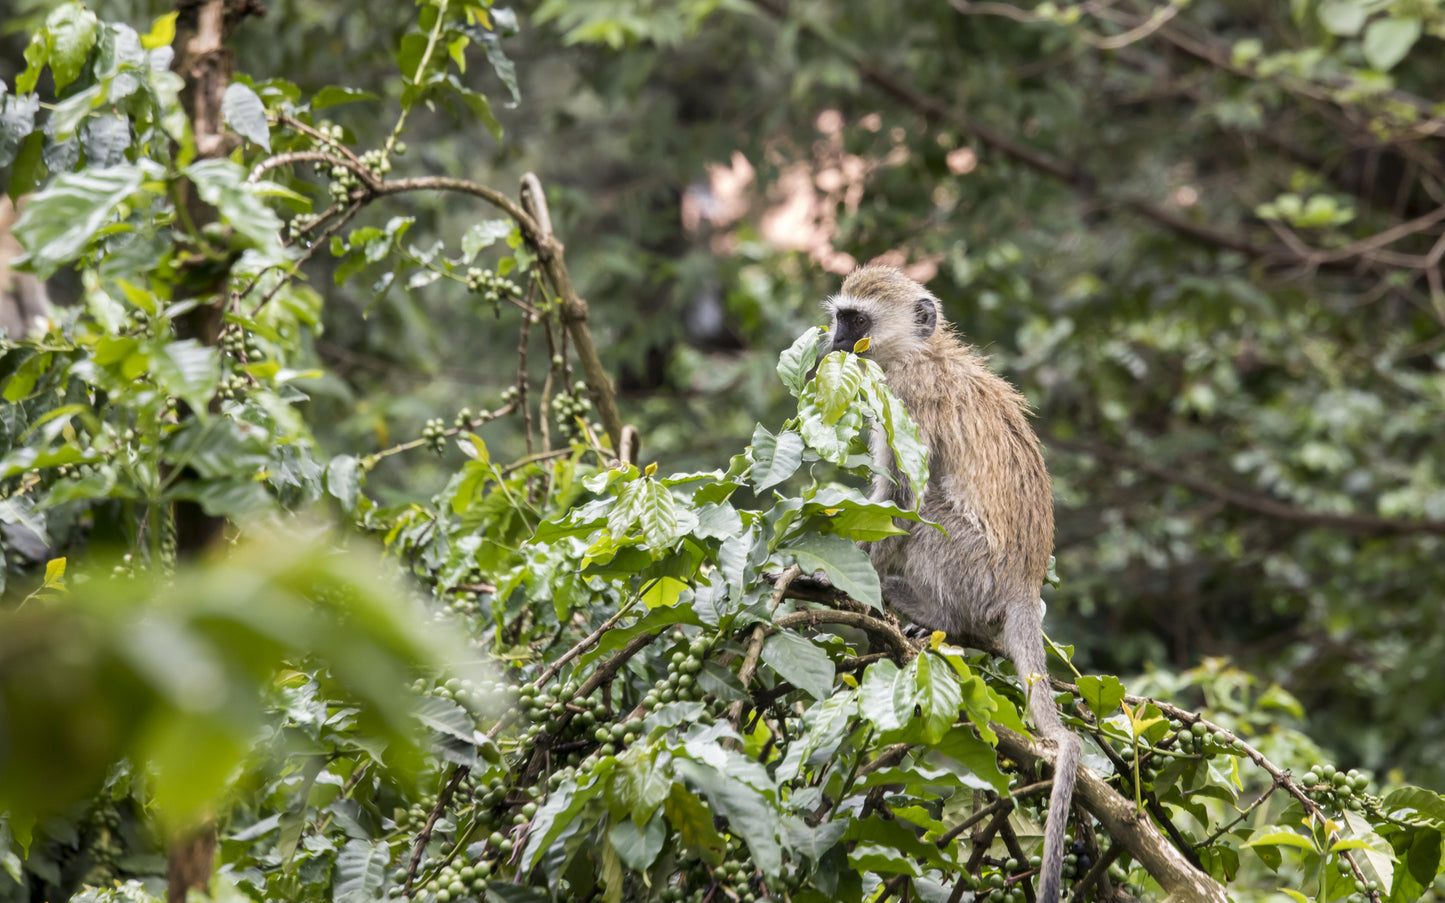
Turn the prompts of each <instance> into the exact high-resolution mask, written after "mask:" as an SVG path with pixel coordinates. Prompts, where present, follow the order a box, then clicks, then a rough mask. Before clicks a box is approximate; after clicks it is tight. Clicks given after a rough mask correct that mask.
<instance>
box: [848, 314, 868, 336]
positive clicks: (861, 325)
mask: <svg viewBox="0 0 1445 903" xmlns="http://www.w3.org/2000/svg"><path fill="white" fill-rule="evenodd" d="M848 320H849V325H851V326H852V327H853V328H854V329H856V330H858V331H859V332H862V331H863V330H865V329H867V328H868V316H867V314H860V313H854V314H853V315H852V316H851V317H849V318H848Z"/></svg>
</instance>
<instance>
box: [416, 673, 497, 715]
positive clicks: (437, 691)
mask: <svg viewBox="0 0 1445 903" xmlns="http://www.w3.org/2000/svg"><path fill="white" fill-rule="evenodd" d="M411 689H412V692H414V693H421V694H423V695H425V696H436V697H439V698H441V699H450V700H451V701H452V702H455V703H457V704H458V705H460V706H461V707H462V708H464V709H469V710H471V711H478V710H480V709H481V708H482V707H483V705H485V704H486V702H487V700H488V699H489V698H493V697H495V695H496V694H499V693H505V692H507V690H508V687H507V686H506V685H505V684H494V683H490V682H483V683H480V684H478V683H476V682H474V681H471V680H467V679H466V678H463V677H452V678H448V679H447V680H446V681H444V682H442V683H439V684H431V683H429V682H428V681H427V680H426V679H424V678H420V677H419V678H417V679H416V680H414V681H412V684H411Z"/></svg>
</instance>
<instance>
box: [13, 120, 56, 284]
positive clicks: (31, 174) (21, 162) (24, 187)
mask: <svg viewBox="0 0 1445 903" xmlns="http://www.w3.org/2000/svg"><path fill="white" fill-rule="evenodd" d="M44 151H45V133H44V132H31V133H30V134H29V135H26V136H25V140H23V141H21V142H20V150H19V152H18V153H16V154H15V161H14V162H13V163H11V164H10V187H9V188H8V189H6V190H7V192H8V193H9V195H10V200H12V201H19V200H20V199H21V198H23V197H25V196H26V195H27V194H30V193H31V192H32V191H35V190H36V188H38V187H39V186H40V182H41V180H43V179H44V178H45V154H44ZM31 203H34V202H33V201H32V202H31ZM17 262H18V258H17ZM52 272H53V270H52ZM37 275H40V274H38V273H37ZM41 278H45V277H44V276H42V277H41Z"/></svg>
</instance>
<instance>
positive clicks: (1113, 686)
mask: <svg viewBox="0 0 1445 903" xmlns="http://www.w3.org/2000/svg"><path fill="white" fill-rule="evenodd" d="M1079 692H1080V694H1082V695H1083V697H1084V702H1086V703H1088V705H1089V711H1091V712H1093V713H1094V714H1095V715H1096V716H1098V717H1099V718H1107V717H1109V715H1110V714H1112V713H1113V711H1114V710H1115V709H1117V708H1118V707H1119V703H1121V702H1123V701H1124V695H1125V691H1124V684H1123V682H1122V681H1120V680H1119V678H1117V677H1114V676H1113V675H1109V674H1106V675H1102V676H1095V675H1093V674H1086V675H1084V676H1083V677H1081V678H1079Z"/></svg>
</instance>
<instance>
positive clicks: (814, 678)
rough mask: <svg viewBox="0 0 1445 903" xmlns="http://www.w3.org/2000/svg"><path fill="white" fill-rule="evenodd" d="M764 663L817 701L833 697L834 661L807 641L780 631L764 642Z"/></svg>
mask: <svg viewBox="0 0 1445 903" xmlns="http://www.w3.org/2000/svg"><path fill="white" fill-rule="evenodd" d="M762 659H763V662H764V663H766V664H767V665H768V667H770V668H772V669H773V670H774V671H776V672H778V675H779V676H781V677H782V678H783V679H784V680H786V681H787V682H788V683H790V684H792V685H793V686H795V687H797V688H798V689H800V690H803V691H805V692H807V693H809V694H811V695H812V697H813V698H814V699H820V700H821V699H827V698H828V697H829V696H831V695H832V694H833V676H834V673H833V660H832V659H831V658H829V657H828V653H826V652H824V651H823V650H822V649H819V648H818V647H817V646H816V645H814V644H813V643H812V641H810V640H809V639H807V638H806V637H803V636H799V635H798V634H796V633H792V632H790V631H786V630H783V631H779V632H778V633H775V634H773V635H772V636H770V637H768V638H767V640H765V641H764V642H763V654H762Z"/></svg>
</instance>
